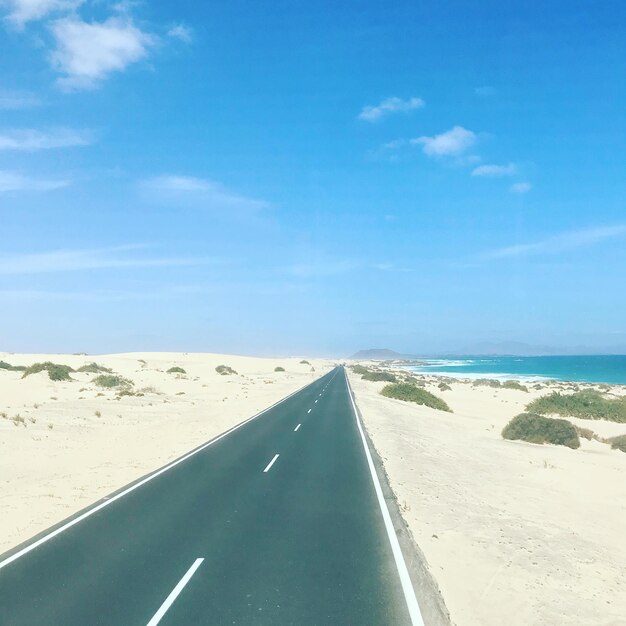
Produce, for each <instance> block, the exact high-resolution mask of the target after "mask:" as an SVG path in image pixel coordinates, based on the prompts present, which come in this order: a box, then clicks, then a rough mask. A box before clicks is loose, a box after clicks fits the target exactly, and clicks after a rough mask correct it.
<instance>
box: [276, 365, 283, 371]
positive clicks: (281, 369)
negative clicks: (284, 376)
mask: <svg viewBox="0 0 626 626" xmlns="http://www.w3.org/2000/svg"><path fill="white" fill-rule="evenodd" d="M274 371H275V372H284V371H285V368H284V367H281V366H280V365H279V366H277V367H275V368H274Z"/></svg>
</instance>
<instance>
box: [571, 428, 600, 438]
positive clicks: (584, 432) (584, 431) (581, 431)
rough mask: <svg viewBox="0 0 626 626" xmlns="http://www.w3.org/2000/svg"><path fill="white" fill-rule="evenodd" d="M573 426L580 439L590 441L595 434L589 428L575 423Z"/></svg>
mask: <svg viewBox="0 0 626 626" xmlns="http://www.w3.org/2000/svg"><path fill="white" fill-rule="evenodd" d="M574 428H575V429H576V432H577V433H578V436H579V437H582V439H587V440H588V441H591V440H592V439H594V438H595V436H596V434H595V433H594V432H593V430H591V428H582V427H581V426H576V425H574Z"/></svg>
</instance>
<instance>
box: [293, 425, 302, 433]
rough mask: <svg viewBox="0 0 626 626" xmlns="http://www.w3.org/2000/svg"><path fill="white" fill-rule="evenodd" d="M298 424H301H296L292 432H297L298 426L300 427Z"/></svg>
mask: <svg viewBox="0 0 626 626" xmlns="http://www.w3.org/2000/svg"><path fill="white" fill-rule="evenodd" d="M300 426H302V424H298V425H297V426H296V427H295V428H294V429H293V432H294V433H297V432H298V428H300Z"/></svg>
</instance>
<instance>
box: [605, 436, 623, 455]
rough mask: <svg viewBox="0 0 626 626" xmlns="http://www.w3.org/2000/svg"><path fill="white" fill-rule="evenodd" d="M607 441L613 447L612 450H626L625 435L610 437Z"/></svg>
mask: <svg viewBox="0 0 626 626" xmlns="http://www.w3.org/2000/svg"><path fill="white" fill-rule="evenodd" d="M608 443H610V444H611V448H613V450H621V451H622V452H626V435H618V436H617V437H611V438H610V439H609V440H608Z"/></svg>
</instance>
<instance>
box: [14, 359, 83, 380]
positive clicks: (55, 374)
mask: <svg viewBox="0 0 626 626" xmlns="http://www.w3.org/2000/svg"><path fill="white" fill-rule="evenodd" d="M44 371H46V372H48V377H49V378H50V380H72V378H71V377H70V372H73V371H74V370H73V369H72V368H71V367H70V366H69V365H61V364H60V363H52V362H50V361H45V362H44V363H33V364H32V365H30V366H29V367H27V368H26V369H25V370H24V374H23V375H22V378H26V377H27V376H30V375H31V374H39V372H44Z"/></svg>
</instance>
